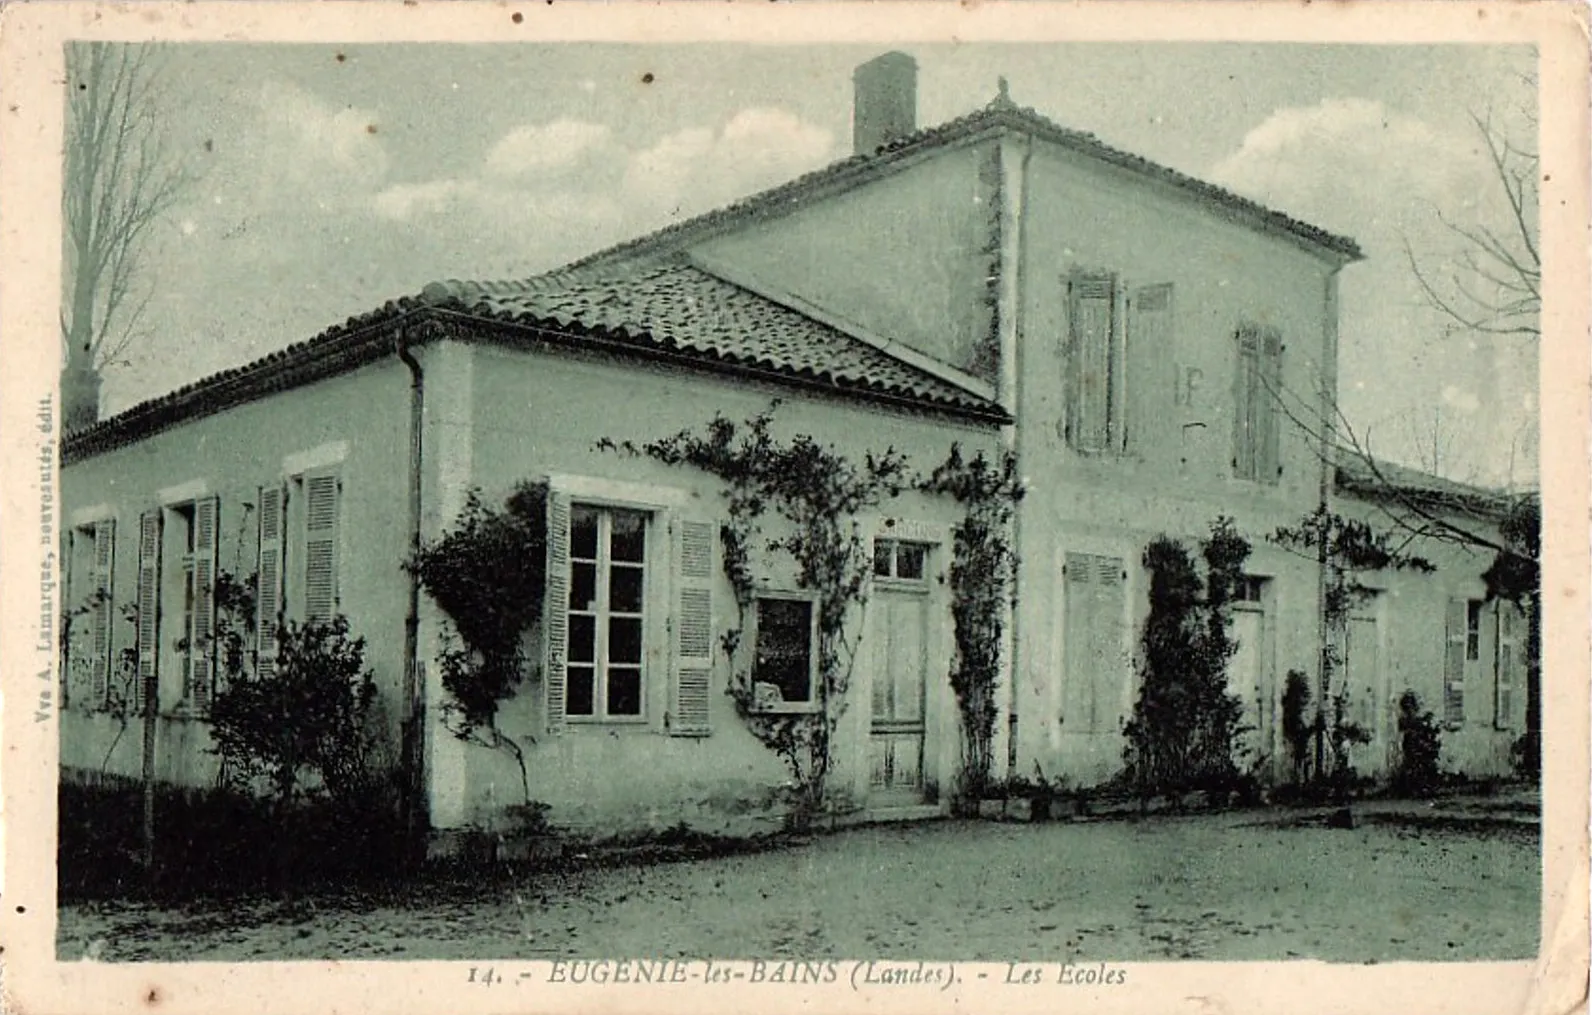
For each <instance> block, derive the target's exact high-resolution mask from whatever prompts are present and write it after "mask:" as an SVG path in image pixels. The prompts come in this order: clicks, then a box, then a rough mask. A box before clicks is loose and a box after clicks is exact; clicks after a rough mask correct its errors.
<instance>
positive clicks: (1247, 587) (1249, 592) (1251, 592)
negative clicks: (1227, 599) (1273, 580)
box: [1233, 574, 1266, 603]
mask: <svg viewBox="0 0 1592 1015" xmlns="http://www.w3.org/2000/svg"><path fill="white" fill-rule="evenodd" d="M1265 596H1266V579H1265V578H1261V577H1259V576H1257V575H1252V574H1246V575H1244V576H1243V577H1242V578H1240V579H1238V586H1237V588H1235V589H1234V590H1233V599H1234V601H1236V602H1240V603H1263V602H1265Z"/></svg>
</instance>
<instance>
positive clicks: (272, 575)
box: [254, 485, 287, 679]
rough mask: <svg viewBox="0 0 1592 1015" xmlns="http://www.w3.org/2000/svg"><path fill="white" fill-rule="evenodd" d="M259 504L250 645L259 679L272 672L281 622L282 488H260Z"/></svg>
mask: <svg viewBox="0 0 1592 1015" xmlns="http://www.w3.org/2000/svg"><path fill="white" fill-rule="evenodd" d="M259 503H260V513H259V557H258V560H259V564H258V570H257V572H256V575H255V587H254V594H255V600H254V602H255V641H254V645H255V672H256V673H257V674H258V675H259V676H260V677H261V678H262V679H263V678H265V677H268V676H270V675H272V674H273V673H274V672H275V671H276V656H277V628H278V626H279V625H280V624H281V622H282V557H283V552H282V550H283V548H282V542H283V541H282V535H283V532H284V530H285V529H286V525H285V519H286V515H287V489H286V487H283V486H279V485H278V486H264V487H261V488H260V502H259Z"/></svg>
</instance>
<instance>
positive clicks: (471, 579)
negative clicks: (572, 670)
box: [408, 481, 548, 805]
mask: <svg viewBox="0 0 1592 1015" xmlns="http://www.w3.org/2000/svg"><path fill="white" fill-rule="evenodd" d="M547 493H548V487H547V483H546V482H545V481H541V482H529V481H527V482H522V483H520V484H519V485H518V486H516V487H515V488H514V490H513V491H512V492H511V493H510V494H509V496H508V497H507V499H506V500H505V501H504V503H503V506H502V507H500V508H493V507H488V506H487V505H486V504H485V503H484V502H483V501H482V499H481V494H480V491H479V490H471V491H470V492H469V493H468V495H466V497H465V502H464V507H463V508H462V509H461V510H460V512H459V517H458V518H457V520H455V522H454V523H453V526H452V527H451V528H450V529H448V531H446V532H445V533H443V535H442V536H441V537H440V538H438V539H437V540H435V541H434V542H432V543H429V544H427V545H425V546H422V547H421V548H420V549H419V550H418V551H417V552H416V553H415V555H414V557H413V559H412V560H411V561H410V562H409V565H408V567H409V570H410V571H411V572H412V573H413V574H414V575H415V577H416V580H417V581H419V583H420V586H421V588H423V589H425V591H426V593H427V595H429V596H430V597H431V598H432V600H433V601H434V602H435V603H436V604H437V606H438V607H439V608H440V609H441V610H442V612H443V613H445V614H446V615H447V617H448V620H449V622H450V624H451V625H452V628H453V632H452V635H445V637H444V644H443V648H442V652H441V654H440V655H439V657H438V660H437V665H438V667H439V668H440V670H441V676H442V686H443V689H444V691H445V692H446V693H447V695H448V700H447V703H446V704H445V705H444V724H445V725H446V726H447V728H448V730H449V732H451V733H453V735H454V736H456V737H458V738H459V739H460V740H464V741H467V742H471V743H476V744H479V745H481V746H484V747H488V748H493V749H497V750H502V751H505V752H507V753H508V754H509V755H510V756H511V757H512V758H513V759H514V761H515V764H516V765H517V766H518V768H519V774H520V788H521V790H522V791H523V792H524V795H525V803H526V804H527V805H529V804H530V802H531V800H530V775H529V773H528V771H527V770H526V764H525V751H524V748H523V747H522V746H521V745H520V743H519V741H518V740H516V739H515V738H514V737H511V736H509V735H508V734H506V733H504V732H503V730H502V729H501V728H500V727H499V725H498V721H497V717H498V709H499V706H500V705H501V704H502V702H504V701H506V700H508V699H509V698H512V697H513V696H514V695H515V693H516V692H517V691H518V690H519V687H520V684H521V683H522V682H523V681H524V679H525V676H526V672H527V670H528V668H529V667H530V666H531V665H532V663H531V661H530V660H529V659H528V657H527V655H526V652H525V636H526V634H527V633H528V632H529V631H530V630H531V628H532V627H534V626H535V624H536V623H537V622H538V621H539V620H540V619H541V616H542V603H543V599H544V596H545V594H546V574H547Z"/></svg>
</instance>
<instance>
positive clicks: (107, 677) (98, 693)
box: [88, 518, 116, 708]
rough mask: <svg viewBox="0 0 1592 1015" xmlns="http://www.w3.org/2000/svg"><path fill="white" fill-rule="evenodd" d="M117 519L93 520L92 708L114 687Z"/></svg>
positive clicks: (90, 622)
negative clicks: (112, 656) (113, 648)
mask: <svg viewBox="0 0 1592 1015" xmlns="http://www.w3.org/2000/svg"><path fill="white" fill-rule="evenodd" d="M115 576H116V519H114V518H107V519H105V520H104V521H100V522H96V523H95V524H94V574H93V592H94V605H93V607H92V608H91V609H90V611H89V616H88V622H89V652H90V660H89V708H104V707H105V702H106V699H107V698H109V697H110V688H111V640H112V635H113V631H114V627H115V619H116V600H115V596H114V593H115V588H114V584H115Z"/></svg>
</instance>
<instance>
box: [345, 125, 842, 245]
mask: <svg viewBox="0 0 1592 1015" xmlns="http://www.w3.org/2000/svg"><path fill="white" fill-rule="evenodd" d="M831 147H832V139H831V137H830V135H829V133H828V132H827V131H825V130H822V129H820V128H817V127H815V126H813V125H811V124H808V123H806V122H805V121H803V120H801V119H800V118H799V117H797V116H795V115H794V114H792V113H790V112H787V111H785V110H782V109H772V108H752V109H744V110H741V111H740V112H739V113H737V114H736V115H735V116H733V117H731V118H730V119H729V120H728V121H727V122H726V123H724V124H723V125H722V126H721V127H719V128H717V129H714V128H710V127H704V126H697V127H688V128H685V129H683V130H679V131H675V132H673V133H671V134H666V135H664V136H663V137H661V138H659V139H657V140H656V141H654V142H653V143H652V144H650V145H648V146H646V147H642V148H633V147H629V146H626V145H624V144H622V143H620V142H619V140H618V139H617V138H615V137H614V135H613V133H612V131H611V130H610V129H609V128H608V127H606V126H604V125H602V124H595V123H588V122H584V121H578V120H569V119H561V120H555V121H553V122H551V123H546V124H529V125H521V126H518V127H516V128H514V129H513V130H511V131H509V132H508V133H506V134H505V135H503V137H501V138H500V139H499V140H498V141H497V142H496V143H495V144H493V145H492V146H491V147H490V148H489V149H488V151H487V154H486V156H485V157H484V158H483V160H482V163H481V165H480V167H479V168H478V169H477V170H476V171H475V172H474V173H470V174H465V175H461V176H452V177H443V178H438V179H432V180H422V181H415V182H405V183H394V184H391V185H389V186H387V187H385V188H383V189H381V190H380V191H379V192H377V193H375V194H374V196H373V197H371V198H370V202H369V206H368V207H369V210H370V211H371V212H372V213H373V214H374V215H375V216H376V217H377V218H378V219H383V220H387V221H393V222H410V223H415V224H417V225H421V226H423V227H424V228H425V229H426V230H427V231H428V232H429V233H430V234H432V238H434V239H435V240H437V241H438V242H442V243H451V244H452V245H453V247H454V248H456V249H467V250H474V251H478V252H480V253H481V254H482V255H483V256H486V257H487V260H489V261H490V262H491V263H492V264H507V265H510V266H512V267H513V270H520V271H528V270H532V269H533V268H535V269H540V268H543V267H553V266H555V265H557V264H558V263H560V262H561V261H564V260H569V259H571V258H574V257H577V256H579V255H581V254H585V253H589V252H590V251H591V250H593V249H596V248H598V247H601V246H604V245H606V244H608V243H612V242H616V241H618V240H621V239H625V238H627V237H629V236H635V235H640V234H642V233H645V232H647V231H649V230H651V229H655V228H657V227H659V226H661V225H663V224H664V223H665V222H666V221H667V220H668V219H670V218H671V217H679V216H685V215H691V214H695V213H697V212H701V211H706V210H708V209H710V208H713V207H717V206H719V205H722V204H725V203H727V202H729V201H732V200H734V199H736V198H738V197H742V196H745V195H746V194H748V193H752V192H754V191H757V190H759V189H762V188H765V187H769V186H772V185H775V184H778V183H781V182H784V181H785V180H788V179H790V178H792V177H794V176H797V175H800V174H801V173H802V172H804V171H806V170H808V169H811V168H814V167H815V166H817V165H819V164H821V163H822V162H823V161H824V160H825V158H826V157H827V156H829V154H830V151H831ZM472 261H475V259H474V258H472ZM527 266H529V267H527ZM467 267H468V268H469V270H471V271H479V272H486V271H489V270H491V268H490V265H488V264H482V263H480V262H479V261H475V263H474V264H472V265H469V266H467ZM454 270H460V269H459V267H458V266H455V267H454Z"/></svg>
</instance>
